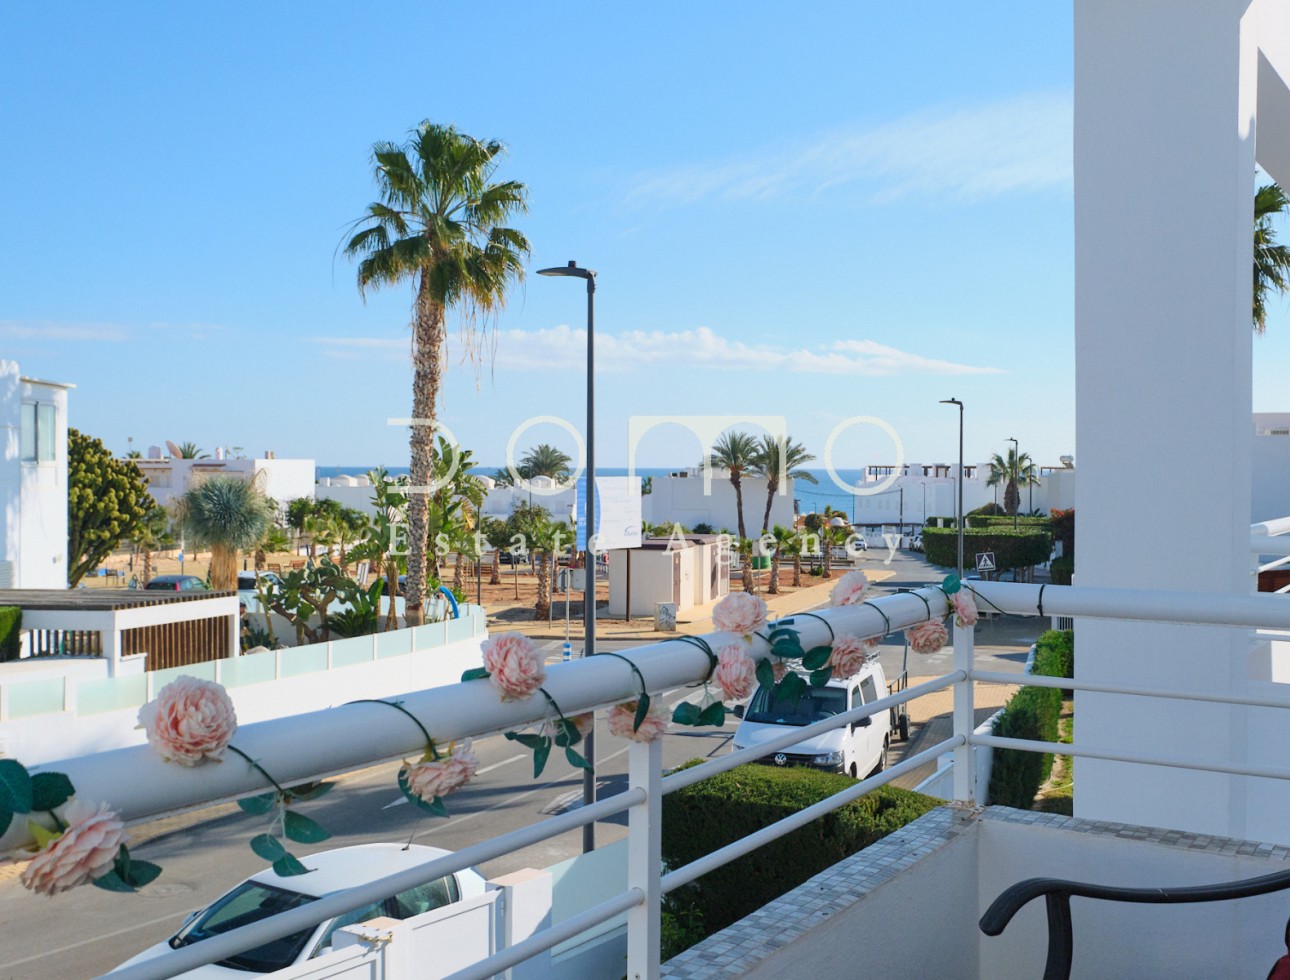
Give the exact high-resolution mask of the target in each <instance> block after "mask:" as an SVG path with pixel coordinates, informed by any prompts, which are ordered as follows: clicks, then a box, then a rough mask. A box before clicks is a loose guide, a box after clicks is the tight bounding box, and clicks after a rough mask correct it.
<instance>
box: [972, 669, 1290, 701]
mask: <svg viewBox="0 0 1290 980" xmlns="http://www.w3.org/2000/svg"><path fill="white" fill-rule="evenodd" d="M969 676H970V677H971V678H972V680H974V681H981V682H983V683H987V684H1015V685H1020V686H1021V687H1058V688H1061V689H1062V690H1064V691H1089V692H1092V693H1094V694H1126V695H1131V696H1133V697H1144V698H1170V699H1173V700H1176V701H1207V702H1211V703H1213V704H1242V705H1253V706H1254V707H1257V708H1290V699H1287V698H1267V697H1262V696H1259V695H1254V694H1208V693H1205V692H1203V691H1174V690H1167V689H1165V688H1158V687H1129V686H1126V685H1124V684H1103V683H1100V682H1098V681H1083V680H1076V679H1074V678H1072V677H1047V676H1045V675H1043V674H1005V673H1002V672H1000V671H991V670H973V671H970V672H969Z"/></svg>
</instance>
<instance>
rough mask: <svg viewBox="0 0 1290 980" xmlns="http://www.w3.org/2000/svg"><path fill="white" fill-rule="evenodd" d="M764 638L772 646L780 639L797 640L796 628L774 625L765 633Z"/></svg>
mask: <svg viewBox="0 0 1290 980" xmlns="http://www.w3.org/2000/svg"><path fill="white" fill-rule="evenodd" d="M766 639H767V640H769V641H770V643H771V645H772V646H773V645H775V644H776V643H779V642H780V641H781V640H789V641H797V630H791V629H788V628H786V627H784V626H776V627H775V628H774V629H773V630H771V631H770V633H768V634H767V636H766Z"/></svg>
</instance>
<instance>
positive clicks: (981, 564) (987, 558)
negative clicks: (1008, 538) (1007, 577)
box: [976, 551, 994, 572]
mask: <svg viewBox="0 0 1290 980" xmlns="http://www.w3.org/2000/svg"><path fill="white" fill-rule="evenodd" d="M976 570H977V571H978V572H993V571H994V552H993V551H980V552H977V556H976Z"/></svg>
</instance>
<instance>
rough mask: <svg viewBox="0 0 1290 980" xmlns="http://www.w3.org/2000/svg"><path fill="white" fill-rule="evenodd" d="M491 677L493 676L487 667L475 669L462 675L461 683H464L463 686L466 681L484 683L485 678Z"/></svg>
mask: <svg viewBox="0 0 1290 980" xmlns="http://www.w3.org/2000/svg"><path fill="white" fill-rule="evenodd" d="M490 676H492V675H490V674H489V673H488V670H487V668H485V667H474V668H472V669H471V670H468V671H466V672H465V673H464V674H462V675H461V681H462V683H463V684H464V683H465V682H466V681H482V680H484V679H485V678H487V677H490Z"/></svg>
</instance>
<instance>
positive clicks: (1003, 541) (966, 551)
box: [923, 527, 1053, 572]
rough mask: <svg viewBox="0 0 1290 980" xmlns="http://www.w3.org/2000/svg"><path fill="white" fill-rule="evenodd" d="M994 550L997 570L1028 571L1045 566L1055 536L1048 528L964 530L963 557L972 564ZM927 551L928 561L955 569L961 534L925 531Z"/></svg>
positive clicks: (924, 541) (970, 528) (932, 528)
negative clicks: (1014, 569)
mask: <svg viewBox="0 0 1290 980" xmlns="http://www.w3.org/2000/svg"><path fill="white" fill-rule="evenodd" d="M982 551H993V552H994V562H995V567H996V568H997V569H998V570H999V571H1001V572H1002V571H1006V570H1007V569H1009V568H1028V567H1029V566H1031V565H1042V564H1043V563H1044V562H1046V561H1048V558H1049V556H1051V555H1052V553H1053V537H1052V535H1051V534H1049V533H1048V531H1047V530H1046V529H1040V528H1034V529H1023V530H1017V531H1014V530H1012V528H1011V527H1006V528H1005V527H990V528H979V527H968V528H964V529H963V557H964V560H965V561H966V562H968V564H971V559H972V556H973V555H975V554H977V553H978V552H982ZM923 552H924V553H925V555H926V557H927V560H928V561H930V562H931V563H932V564H933V565H939V566H940V567H941V568H953V567H954V565H955V564H956V563H957V561H958V531H957V530H955V529H953V528H935V527H929V528H924V529H923Z"/></svg>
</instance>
